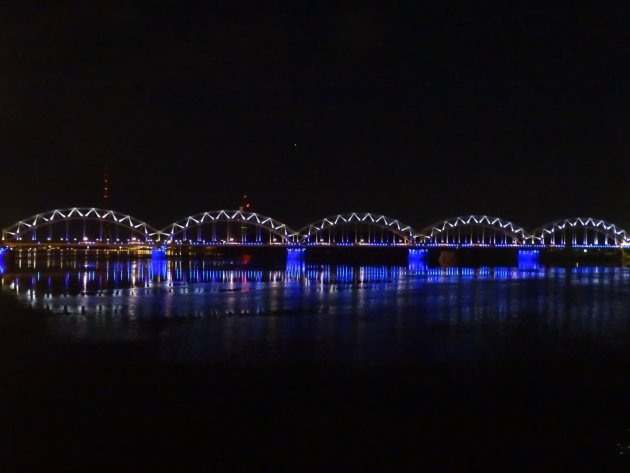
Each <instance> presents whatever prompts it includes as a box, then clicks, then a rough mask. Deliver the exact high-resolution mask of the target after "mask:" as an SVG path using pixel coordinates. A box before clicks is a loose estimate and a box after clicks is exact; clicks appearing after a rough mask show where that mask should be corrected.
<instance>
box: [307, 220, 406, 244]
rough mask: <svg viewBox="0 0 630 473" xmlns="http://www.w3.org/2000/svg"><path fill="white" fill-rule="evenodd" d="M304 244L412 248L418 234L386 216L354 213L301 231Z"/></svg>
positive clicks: (308, 226)
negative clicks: (403, 246) (411, 245)
mask: <svg viewBox="0 0 630 473" xmlns="http://www.w3.org/2000/svg"><path fill="white" fill-rule="evenodd" d="M300 234H301V238H302V242H303V243H306V244H317V245H332V244H343V245H410V244H413V243H414V242H415V240H416V236H417V233H416V231H415V230H414V229H413V228H412V227H411V226H410V225H407V224H404V223H402V222H400V221H399V220H397V219H395V218H391V217H387V216H385V215H380V214H374V213H370V212H350V213H346V214H337V215H332V216H329V217H324V218H322V219H321V220H317V221H316V222H312V223H309V224H308V225H306V226H304V227H303V228H302V229H301V230H300Z"/></svg>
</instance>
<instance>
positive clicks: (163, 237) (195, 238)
mask: <svg viewBox="0 0 630 473" xmlns="http://www.w3.org/2000/svg"><path fill="white" fill-rule="evenodd" d="M0 246H2V247H4V248H7V249H9V250H12V249H23V250H28V249H38V248H41V249H51V250H55V249H95V250H110V251H135V252H142V251H149V252H150V251H151V250H152V249H155V248H161V249H163V250H165V251H175V250H177V249H179V250H182V249H194V248H207V249H209V248H220V247H285V248H305V249H308V248H313V247H322V248H344V247H356V248H362V247H367V248H382V247H399V248H416V249H430V248H445V249H461V248H478V249H488V248H517V249H518V248H520V249H528V248H529V249H537V248H547V249H567V248H572V249H577V248H583V249H588V248H593V249H598V248H599V249H623V248H625V247H627V246H630V235H629V234H628V232H626V230H624V229H623V228H621V227H620V226H618V225H615V224H613V223H610V222H607V221H605V220H602V219H598V218H592V217H575V218H565V219H559V220H555V221H552V222H549V223H546V224H544V225H542V226H540V227H538V228H535V229H533V230H531V231H528V230H526V229H525V228H523V227H522V226H520V225H518V224H516V223H514V222H512V221H510V220H506V219H503V218H500V217H495V216H489V215H462V216H456V217H452V218H447V219H444V220H441V221H439V222H435V223H433V224H431V225H428V226H425V227H422V228H420V229H419V230H418V229H415V228H414V227H412V226H411V225H409V224H406V223H403V222H401V221H400V220H398V219H396V218H393V217H389V216H385V215H381V214H378V213H372V212H348V213H341V214H337V215H331V216H327V217H324V218H322V219H320V220H317V221H314V222H311V223H308V224H306V225H304V226H302V227H300V228H299V229H298V230H294V229H293V228H292V227H290V226H289V225H287V224H285V223H283V222H280V221H278V220H276V219H274V218H272V217H268V216H265V215H261V214H258V213H255V212H246V211H242V210H211V211H207V212H202V213H199V214H195V215H190V216H187V217H184V218H182V219H179V220H177V221H175V222H173V223H171V224H169V225H167V226H166V227H164V228H162V229H157V228H155V227H153V226H152V225H150V224H148V223H146V222H144V221H142V220H140V219H137V218H135V217H133V216H131V215H129V214H126V213H122V212H118V211H115V210H108V209H99V208H95V207H71V208H64V209H53V210H49V211H46V212H41V213H38V214H35V215H31V216H29V217H26V218H23V219H21V220H19V221H17V222H15V223H13V224H11V225H9V226H7V227H5V228H3V229H2V240H1V242H0Z"/></svg>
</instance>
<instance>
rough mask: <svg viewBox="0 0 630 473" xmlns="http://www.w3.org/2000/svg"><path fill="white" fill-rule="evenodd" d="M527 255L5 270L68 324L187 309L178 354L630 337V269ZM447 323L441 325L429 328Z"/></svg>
mask: <svg viewBox="0 0 630 473" xmlns="http://www.w3.org/2000/svg"><path fill="white" fill-rule="evenodd" d="M526 256H527V257H526V258H525V262H524V264H522V265H519V266H518V267H479V268H463V267H447V268H441V267H430V266H426V265H425V264H424V263H423V257H422V255H420V256H419V262H418V263H417V264H416V263H415V262H412V261H410V264H409V266H386V265H370V266H349V265H317V264H307V263H306V262H305V260H304V258H303V255H301V254H298V253H288V254H287V261H286V266H285V267H284V268H283V269H271V268H265V267H250V265H235V264H233V263H226V262H222V261H216V260H190V261H188V260H179V259H168V258H165V257H163V256H162V255H153V257H152V258H150V259H144V260H114V261H108V260H102V261H91V262H89V264H87V263H88V262H85V261H82V260H77V261H71V262H62V261H47V260H43V261H37V262H33V263H32V264H25V265H23V266H22V267H21V268H17V269H15V271H14V269H13V268H12V269H11V271H10V273H11V274H10V276H9V275H3V276H0V281H1V283H2V286H3V287H7V288H11V289H12V290H13V292H14V293H16V294H17V296H18V298H20V299H21V300H22V301H23V302H24V303H25V304H27V305H29V306H31V307H34V308H37V309H42V310H45V311H50V312H52V313H54V314H59V317H50V318H48V319H47V324H48V326H49V327H50V330H52V331H54V332H55V333H57V334H59V335H61V336H69V337H79V338H84V337H88V338H97V339H99V338H103V337H105V338H113V339H117V338H120V337H124V338H125V339H128V338H131V339H136V338H138V339H144V338H146V337H148V338H149V339H151V338H152V337H155V336H158V334H156V333H154V332H152V330H155V329H152V328H151V327H152V326H151V325H146V324H141V323H140V322H142V321H146V320H168V319H171V318H177V319H179V320H181V321H184V322H185V323H184V325H177V328H173V329H168V330H167V331H166V332H164V333H162V332H161V334H160V335H159V336H160V337H163V336H167V338H168V339H169V342H168V343H167V344H166V345H164V346H163V348H162V349H164V350H166V351H167V352H168V353H167V354H165V356H166V357H167V358H169V359H170V358H178V357H197V356H201V357H210V358H212V357H213V356H221V357H223V356H229V355H230V354H231V353H233V352H234V350H236V351H242V350H250V349H251V350H254V349H255V350H258V351H257V353H258V354H257V356H262V357H263V358H265V357H267V356H280V352H283V350H289V351H291V353H297V354H298V355H296V356H303V357H310V356H321V357H324V358H326V357H332V358H336V357H337V355H339V356H340V357H341V358H344V359H348V358H353V357H357V358H359V359H373V358H374V357H379V358H383V359H387V358H388V357H389V358H391V357H404V356H405V354H409V353H415V355H414V356H416V355H418V352H421V353H425V354H426V353H427V352H430V353H431V355H430V356H432V357H435V356H438V357H439V356H447V355H448V356H455V355H456V354H458V353H459V354H460V355H461V354H462V353H463V351H465V350H467V349H468V350H471V348H470V347H471V346H472V345H474V346H475V347H476V348H475V350H476V351H475V353H482V352H483V350H485V349H486V348H483V347H485V343H486V342H485V341H484V342H483V343H482V340H485V338H484V337H487V336H488V333H491V334H492V333H497V334H504V335H505V334H506V333H509V332H510V330H512V327H517V326H524V327H527V330H530V331H533V332H534V333H538V332H544V333H548V332H550V331H557V330H562V331H563V333H564V334H565V335H563V336H574V335H575V334H576V333H579V334H584V333H587V334H590V335H589V336H591V335H592V336H611V337H613V338H614V337H617V336H622V338H623V340H626V339H627V338H628V337H627V335H628V332H629V331H630V324H628V314H627V307H628V304H629V303H630V295H629V292H628V290H627V288H628V287H629V286H630V284H629V283H630V272H629V271H628V270H627V269H625V268H613V267H576V268H569V269H565V268H545V267H540V266H539V265H537V264H536V263H535V256H534V255H531V258H532V259H533V261H532V260H528V258H530V255H526ZM410 259H411V258H410ZM235 316H237V317H235ZM195 320H199V322H198V323H200V324H201V325H195V324H193V323H192V322H191V321H195ZM201 320H203V322H201ZM186 321H188V322H186ZM139 323H140V324H139ZM189 324H190V325H189ZM482 327H492V329H491V330H490V332H485V331H484V330H485V329H484V330H482V329H481V328H482ZM436 330H437V331H438V332H439V333H440V334H441V335H440V336H439V337H437V338H436V337H434V336H430V335H429V334H431V333H435V331H436ZM506 331H507V332H506ZM567 334H568V335H567ZM502 336H503V335H502ZM506 336H507V335H506ZM455 342H457V343H455ZM296 344H297V346H296ZM161 346H162V345H161ZM193 346H195V347H196V348H194V349H193V348H191V347H193ZM253 347H255V348H253ZM466 347H468V348H466ZM260 350H262V351H263V352H264V354H263V355H261V354H260V353H259V351H260ZM462 350H463V351H462ZM479 350H481V351H479ZM300 354H301V355H300ZM285 355H286V353H285ZM285 355H282V356H285ZM292 356H293V355H292ZM457 356H459V355H457ZM467 356H468V355H467Z"/></svg>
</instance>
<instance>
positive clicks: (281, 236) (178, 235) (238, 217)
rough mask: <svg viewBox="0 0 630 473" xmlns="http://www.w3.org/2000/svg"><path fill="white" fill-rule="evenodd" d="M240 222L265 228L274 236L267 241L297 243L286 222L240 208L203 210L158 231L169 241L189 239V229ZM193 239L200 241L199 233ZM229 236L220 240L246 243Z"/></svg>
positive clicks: (260, 241)
mask: <svg viewBox="0 0 630 473" xmlns="http://www.w3.org/2000/svg"><path fill="white" fill-rule="evenodd" d="M232 222H233V223H237V224H238V223H240V224H243V225H248V226H252V227H255V228H258V229H262V230H266V231H267V232H268V233H269V234H270V235H273V236H274V237H277V238H274V239H272V240H271V241H270V242H269V243H281V244H292V243H297V242H298V240H299V238H298V233H297V232H296V231H294V230H292V229H291V228H289V227H288V226H287V225H286V224H284V223H282V222H279V221H277V220H274V219H273V218H271V217H266V216H264V215H260V214H257V213H253V212H243V211H241V210H213V211H208V212H203V213H200V214H197V215H191V216H189V217H186V218H183V219H181V220H178V221H177V222H173V223H171V224H169V225H168V226H167V227H166V228H164V229H163V230H162V231H161V232H160V233H162V234H163V235H164V236H165V237H167V238H168V239H169V240H170V241H190V240H191V238H190V237H191V236H195V235H194V233H193V234H189V233H188V231H189V230H194V229H199V230H200V229H201V227H202V226H204V225H208V224H216V223H227V224H229V223H232ZM192 240H193V241H195V240H196V241H200V242H201V241H202V238H201V237H200V233H199V232H198V233H197V237H196V238H193V239H192ZM230 240H231V239H230V238H227V239H225V241H222V242H223V243H234V244H238V243H248V242H247V241H242V240H241V241H240V242H239V241H238V240H235V241H230ZM211 241H212V242H213V243H219V242H221V241H218V240H217V238H216V237H215V238H211ZM249 243H265V242H264V241H262V239H260V240H259V241H250V242H249Z"/></svg>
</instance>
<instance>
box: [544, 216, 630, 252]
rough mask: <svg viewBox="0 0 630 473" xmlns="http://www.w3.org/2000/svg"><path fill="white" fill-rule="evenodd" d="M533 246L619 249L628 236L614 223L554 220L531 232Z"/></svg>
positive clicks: (594, 220)
mask: <svg viewBox="0 0 630 473" xmlns="http://www.w3.org/2000/svg"><path fill="white" fill-rule="evenodd" d="M532 241H533V243H534V244H538V245H545V246H551V247H554V246H555V247H567V246H569V247H571V246H573V247H578V248H580V247H619V246H622V245H626V244H629V243H630V234H628V232H627V231H626V230H624V229H623V228H621V227H619V226H618V225H615V224H614V223H610V222H607V221H605V220H601V219H598V218H592V217H573V218H564V219H560V220H554V221H552V222H548V223H546V224H545V225H542V226H541V227H538V228H537V229H536V230H534V231H533V232H532Z"/></svg>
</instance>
